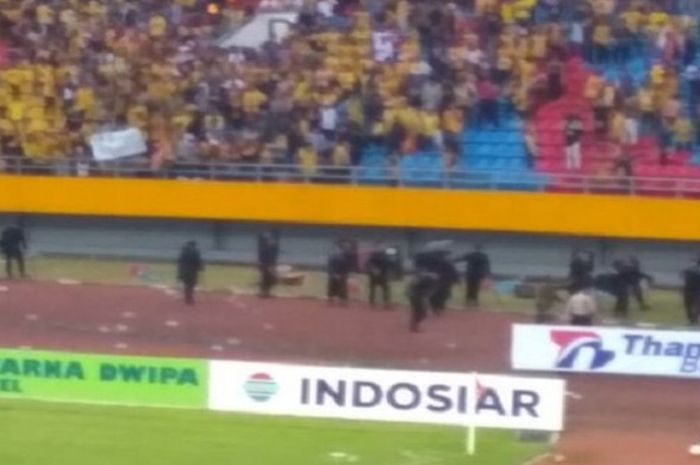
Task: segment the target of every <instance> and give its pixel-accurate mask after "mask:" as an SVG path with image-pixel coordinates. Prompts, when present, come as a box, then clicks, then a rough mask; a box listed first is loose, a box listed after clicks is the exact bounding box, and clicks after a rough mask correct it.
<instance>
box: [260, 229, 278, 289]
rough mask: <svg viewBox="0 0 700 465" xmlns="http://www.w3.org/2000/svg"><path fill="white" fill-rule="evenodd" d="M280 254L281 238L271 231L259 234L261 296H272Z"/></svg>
mask: <svg viewBox="0 0 700 465" xmlns="http://www.w3.org/2000/svg"><path fill="white" fill-rule="evenodd" d="M278 256H279V238H278V236H277V235H276V234H274V233H273V232H270V231H265V232H263V233H262V234H260V236H258V270H259V271H260V294H259V295H260V297H262V298H267V297H270V295H271V291H272V288H273V287H274V285H275V283H276V281H277V276H276V268H277V258H278Z"/></svg>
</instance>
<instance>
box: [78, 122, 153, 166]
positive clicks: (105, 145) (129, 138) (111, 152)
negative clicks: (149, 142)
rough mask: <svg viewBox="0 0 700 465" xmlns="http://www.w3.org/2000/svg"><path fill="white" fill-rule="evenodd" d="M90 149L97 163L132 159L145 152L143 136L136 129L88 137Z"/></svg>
mask: <svg viewBox="0 0 700 465" xmlns="http://www.w3.org/2000/svg"><path fill="white" fill-rule="evenodd" d="M90 147H91V148H92V154H93V156H94V157H95V160H98V161H111V160H118V159H119V158H125V157H133V156H134V155H141V154H144V153H146V151H147V148H146V141H145V139H144V137H143V134H141V131H139V130H138V129H136V128H129V129H124V130H122V131H112V132H101V133H97V134H94V135H93V136H92V137H90Z"/></svg>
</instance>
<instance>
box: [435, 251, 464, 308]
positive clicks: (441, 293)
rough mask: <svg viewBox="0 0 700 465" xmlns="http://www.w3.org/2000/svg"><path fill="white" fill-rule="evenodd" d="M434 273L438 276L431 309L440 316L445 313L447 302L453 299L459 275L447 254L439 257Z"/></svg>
mask: <svg viewBox="0 0 700 465" xmlns="http://www.w3.org/2000/svg"><path fill="white" fill-rule="evenodd" d="M434 272H435V274H436V275H437V281H436V283H435V289H434V290H433V292H432V294H431V296H430V307H431V308H432V309H433V312H435V313H436V314H437V315H440V314H441V313H442V312H444V311H445V307H446V306H447V302H448V301H449V300H450V297H452V286H454V285H455V284H456V283H457V282H458V281H459V273H458V272H457V268H455V265H454V264H453V263H452V262H451V261H450V260H449V257H448V255H447V254H444V255H442V256H440V257H438V260H437V261H436V262H435V270H434Z"/></svg>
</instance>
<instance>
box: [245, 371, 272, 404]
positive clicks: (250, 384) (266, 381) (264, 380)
mask: <svg viewBox="0 0 700 465" xmlns="http://www.w3.org/2000/svg"><path fill="white" fill-rule="evenodd" d="M243 389H244V390H245V392H246V394H248V397H250V398H251V399H253V400H254V401H256V402H267V401H268V400H270V399H272V397H274V396H275V394H277V391H278V389H279V386H278V385H277V382H276V381H275V380H274V378H273V377H272V376H270V375H268V374H267V373H256V374H254V375H253V376H251V377H250V378H248V380H247V381H246V382H245V384H244V385H243Z"/></svg>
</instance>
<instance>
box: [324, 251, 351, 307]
mask: <svg viewBox="0 0 700 465" xmlns="http://www.w3.org/2000/svg"><path fill="white" fill-rule="evenodd" d="M351 270H352V263H351V261H350V259H349V256H348V253H347V252H345V251H344V250H342V249H340V248H339V249H338V250H336V251H334V252H333V253H332V254H331V255H330V257H328V267H327V273H328V291H327V296H328V301H329V302H333V301H334V299H338V300H340V301H341V302H342V303H347V301H348V277H349V276H350V271H351Z"/></svg>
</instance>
